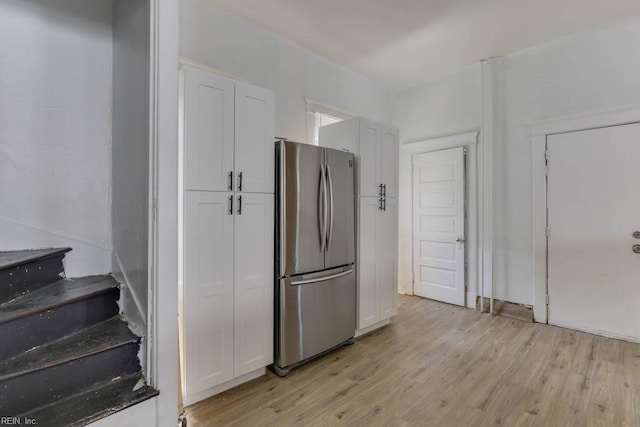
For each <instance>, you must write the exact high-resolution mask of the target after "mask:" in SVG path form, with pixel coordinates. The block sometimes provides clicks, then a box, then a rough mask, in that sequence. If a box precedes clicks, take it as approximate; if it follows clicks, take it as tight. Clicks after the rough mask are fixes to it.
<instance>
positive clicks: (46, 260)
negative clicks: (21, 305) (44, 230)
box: [0, 248, 71, 304]
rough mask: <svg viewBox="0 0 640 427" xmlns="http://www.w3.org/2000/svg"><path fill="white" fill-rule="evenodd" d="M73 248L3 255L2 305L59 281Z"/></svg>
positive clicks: (0, 267)
mask: <svg viewBox="0 0 640 427" xmlns="http://www.w3.org/2000/svg"><path fill="white" fill-rule="evenodd" d="M70 250H71V248H60V249H37V250H29V251H10V252H0V304H2V303H4V302H7V301H9V300H12V299H14V298H17V297H19V296H20V295H24V294H26V293H28V292H33V291H35V290H37V289H40V288H41V287H43V286H46V285H47V284H49V283H51V282H54V281H56V280H59V279H60V277H61V276H62V275H63V273H64V266H63V264H62V259H63V258H64V254H65V253H67V252H69V251H70Z"/></svg>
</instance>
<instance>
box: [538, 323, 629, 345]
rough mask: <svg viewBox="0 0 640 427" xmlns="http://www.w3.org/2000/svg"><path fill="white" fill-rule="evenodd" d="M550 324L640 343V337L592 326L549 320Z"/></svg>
mask: <svg viewBox="0 0 640 427" xmlns="http://www.w3.org/2000/svg"><path fill="white" fill-rule="evenodd" d="M549 325H551V326H557V327H559V328H564V329H571V330H574V331H578V332H585V333H587V334H592V335H598V336H601V337H605V338H612V339H615V340H621V341H628V342H632V343H640V337H630V336H627V335H621V334H615V333H612V332H606V331H601V330H600V329H592V328H583V327H580V326H575V325H572V324H570V323H563V322H553V321H549Z"/></svg>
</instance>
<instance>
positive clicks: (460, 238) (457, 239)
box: [456, 237, 640, 246]
mask: <svg viewBox="0 0 640 427" xmlns="http://www.w3.org/2000/svg"><path fill="white" fill-rule="evenodd" d="M456 243H464V239H463V238H462V237H456ZM638 246H640V245H638Z"/></svg>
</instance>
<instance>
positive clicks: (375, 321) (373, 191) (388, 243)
mask: <svg viewBox="0 0 640 427" xmlns="http://www.w3.org/2000/svg"><path fill="white" fill-rule="evenodd" d="M319 141H320V145H322V146H324V147H330V148H336V149H339V150H346V151H349V152H351V153H354V154H355V155H356V187H357V191H356V194H357V196H358V197H357V202H356V205H357V206H356V207H357V209H356V212H357V214H356V215H357V218H356V220H357V221H356V223H357V229H356V230H357V231H356V240H357V257H356V272H357V283H358V286H357V289H358V331H356V335H359V334H362V333H366V332H368V331H370V330H373V329H375V328H377V327H379V326H382V325H385V324H387V323H388V321H389V319H390V318H391V317H392V316H394V315H395V314H397V313H398V160H399V159H398V155H399V146H398V130H397V129H396V128H394V127H392V126H386V125H383V124H380V123H376V122H373V121H370V120H366V119H363V118H360V117H356V118H353V119H349V120H345V121H342V122H338V123H335V124H332V125H329V126H323V127H321V128H320V134H319Z"/></svg>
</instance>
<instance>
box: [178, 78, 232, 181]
mask: <svg viewBox="0 0 640 427" xmlns="http://www.w3.org/2000/svg"><path fill="white" fill-rule="evenodd" d="M184 85H185V86H184V106H183V111H184V112H183V117H182V119H183V120H184V123H183V126H184V128H183V132H184V135H183V136H184V179H185V189H186V190H207V191H228V190H229V178H228V174H229V173H230V172H232V170H233V131H234V130H233V126H234V123H233V110H234V108H233V104H234V100H233V97H234V83H233V81H232V80H229V79H225V78H224V77H219V76H216V75H214V74H211V73H207V72H205V71H201V70H196V69H192V68H186V69H184Z"/></svg>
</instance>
